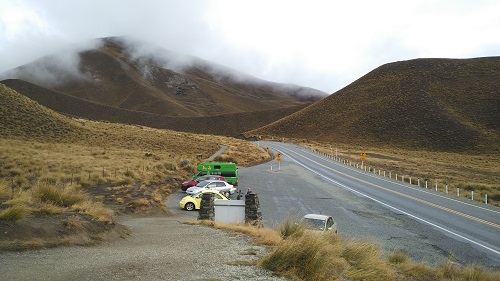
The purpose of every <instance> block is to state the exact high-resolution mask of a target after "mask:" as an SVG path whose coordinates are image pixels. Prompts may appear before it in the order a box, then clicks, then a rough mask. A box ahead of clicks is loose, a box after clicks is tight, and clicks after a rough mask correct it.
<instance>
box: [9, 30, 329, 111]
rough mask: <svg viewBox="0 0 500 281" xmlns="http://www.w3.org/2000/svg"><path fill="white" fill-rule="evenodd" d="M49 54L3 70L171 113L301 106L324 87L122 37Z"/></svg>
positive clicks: (83, 94) (60, 88)
mask: <svg viewBox="0 0 500 281" xmlns="http://www.w3.org/2000/svg"><path fill="white" fill-rule="evenodd" d="M98 42H99V46H98V47H96V48H94V49H90V50H86V51H82V52H79V53H78V54H77V55H75V56H76V57H71V55H69V54H66V53H61V54H58V55H54V56H50V57H45V58H42V59H39V60H37V61H35V62H33V63H30V64H27V65H24V66H21V67H18V68H16V69H14V70H12V71H9V72H7V73H4V74H2V78H3V79H7V78H16V79H22V80H25V81H29V82H31V83H34V84H37V85H39V86H42V87H45V88H47V89H50V90H53V91H57V92H60V93H65V94H67V95H71V96H74V97H77V98H81V99H84V100H87V101H91V102H94V103H98V104H102V105H107V106H111V107H117V108H122V109H128V110H133V111H143V112H148V113H153V114H160V115H166V116H211V115H219V114H227V113H241V112H252V111H258V110H274V109H281V108H287V107H294V106H301V105H304V104H307V103H310V102H311V101H316V100H319V99H321V98H323V97H325V96H326V93H323V92H321V91H318V90H314V89H310V88H305V87H300V86H296V85H289V84H278V83H272V82H267V81H263V80H259V79H256V78H254V77H251V76H248V75H244V74H242V73H238V72H237V71H235V70H232V69H229V68H224V67H222V66H219V65H216V64H213V63H209V62H207V61H204V60H201V59H197V58H192V57H180V56H179V55H175V54H172V53H170V52H168V51H167V50H161V49H160V50H155V51H142V50H143V49H146V48H151V46H149V45H147V44H144V43H133V42H131V41H130V40H127V39H125V38H120V37H112V38H103V39H99V40H98Z"/></svg>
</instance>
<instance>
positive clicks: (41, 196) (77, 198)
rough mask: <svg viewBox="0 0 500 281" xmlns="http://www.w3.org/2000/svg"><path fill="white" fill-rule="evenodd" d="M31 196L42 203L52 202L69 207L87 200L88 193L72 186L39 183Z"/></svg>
mask: <svg viewBox="0 0 500 281" xmlns="http://www.w3.org/2000/svg"><path fill="white" fill-rule="evenodd" d="M33 197H34V198H35V199H38V200H40V202H43V203H52V204H54V205H56V206H60V207H70V206H73V205H76V204H80V203H83V202H86V201H88V195H87V194H85V193H84V192H83V191H81V190H79V189H77V188H74V187H71V186H69V187H67V188H58V187H55V186H53V185H49V184H42V185H39V186H38V187H37V188H35V189H34V190H33Z"/></svg>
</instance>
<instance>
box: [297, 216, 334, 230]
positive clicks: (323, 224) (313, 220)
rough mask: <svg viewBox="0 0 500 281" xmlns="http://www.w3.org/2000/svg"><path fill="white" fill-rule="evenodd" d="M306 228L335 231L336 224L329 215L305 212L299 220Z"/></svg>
mask: <svg viewBox="0 0 500 281" xmlns="http://www.w3.org/2000/svg"><path fill="white" fill-rule="evenodd" d="M300 223H301V224H304V225H305V226H306V227H307V228H308V229H312V230H319V231H332V232H334V233H337V224H336V223H335V220H334V219H333V218H332V217H331V216H325V215H320V214H307V215H305V216H303V217H302V219H301V220H300Z"/></svg>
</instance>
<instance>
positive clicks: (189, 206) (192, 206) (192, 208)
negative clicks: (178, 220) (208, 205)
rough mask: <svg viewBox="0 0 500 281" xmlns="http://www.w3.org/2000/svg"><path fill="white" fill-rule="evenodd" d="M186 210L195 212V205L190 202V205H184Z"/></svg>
mask: <svg viewBox="0 0 500 281" xmlns="http://www.w3.org/2000/svg"><path fill="white" fill-rule="evenodd" d="M184 209H185V210H186V211H192V210H194V204H193V203H191V202H188V203H186V205H184Z"/></svg>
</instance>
